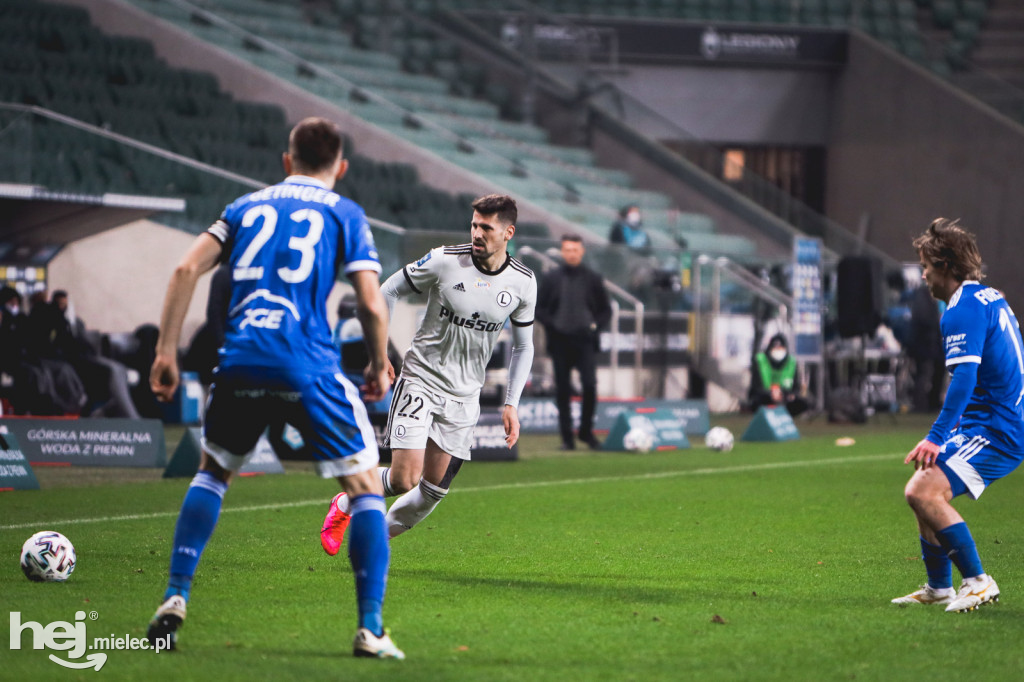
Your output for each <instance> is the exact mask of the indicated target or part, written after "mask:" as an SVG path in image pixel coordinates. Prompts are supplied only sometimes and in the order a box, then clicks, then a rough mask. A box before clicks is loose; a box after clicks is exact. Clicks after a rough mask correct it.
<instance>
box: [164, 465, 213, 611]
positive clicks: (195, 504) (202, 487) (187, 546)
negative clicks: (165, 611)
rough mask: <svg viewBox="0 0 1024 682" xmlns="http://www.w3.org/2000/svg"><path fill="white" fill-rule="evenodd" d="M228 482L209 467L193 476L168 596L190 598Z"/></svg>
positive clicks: (176, 533)
mask: <svg viewBox="0 0 1024 682" xmlns="http://www.w3.org/2000/svg"><path fill="white" fill-rule="evenodd" d="M227 489H228V484H227V483H224V482H223V481H221V480H220V479H218V478H217V477H216V476H214V475H213V474H211V473H208V472H206V471H200V472H199V473H197V474H196V475H195V477H194V478H193V479H192V484H191V485H190V486H189V488H188V492H186V493H185V500H184V501H183V502H182V503H181V512H180V513H179V514H178V524H177V525H176V526H175V527H174V546H173V547H172V549H171V576H170V579H169V580H168V581H167V592H165V593H164V599H168V598H169V597H171V596H172V595H175V594H180V595H181V596H182V597H184V598H185V601H188V598H189V591H190V590H191V588H192V576H194V575H195V573H196V565H198V564H199V557H200V556H202V554H203V549H204V548H205V547H206V542H207V541H208V540H209V539H210V536H211V535H213V529H214V528H216V527H217V519H218V518H219V517H220V506H221V502H223V500H224V493H225V492H226V491H227Z"/></svg>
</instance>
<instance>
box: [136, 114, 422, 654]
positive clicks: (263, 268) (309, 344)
mask: <svg viewBox="0 0 1024 682" xmlns="http://www.w3.org/2000/svg"><path fill="white" fill-rule="evenodd" d="M341 152H342V149H341V132H340V131H339V130H338V127H337V126H336V125H335V124H333V123H331V122H330V121H326V120H324V119H318V118H312V119H306V120H304V121H302V122H300V123H299V124H298V125H296V126H295V128H294V129H293V130H292V131H291V135H290V136H289V140H288V152H287V153H286V154H285V155H284V169H285V172H286V173H287V174H288V177H287V179H285V180H284V181H283V182H281V183H279V184H277V185H273V186H272V187H268V188H266V189H263V190H260V191H257V192H253V193H251V194H247V195H245V196H243V197H241V198H239V199H237V200H236V201H235V202H234V203H232V204H231V205H230V206H228V207H227V208H226V209H225V210H224V213H223V214H222V216H221V218H220V220H218V221H217V222H215V223H214V224H213V225H212V226H211V227H210V229H209V230H207V231H206V232H205V233H203V234H201V235H199V237H198V238H196V240H195V242H193V244H192V246H191V248H190V249H189V251H188V252H187V253H186V254H185V256H184V258H183V260H182V261H181V263H180V264H179V265H178V266H177V268H176V269H175V271H174V274H173V276H172V278H171V282H170V284H169V286H168V289H167V296H166V299H165V301H164V309H163V313H162V315H161V325H160V338H159V341H158V342H157V348H156V360H155V361H154V363H153V368H152V372H151V375H150V384H151V386H152V388H153V392H154V393H155V394H156V395H157V396H158V397H159V398H160V399H162V400H169V399H170V398H171V397H172V396H173V395H174V392H175V389H176V388H177V386H178V366H177V354H178V341H179V338H180V334H181V326H182V321H183V320H184V318H185V311H186V309H187V308H188V304H189V301H190V300H191V298H192V292H193V290H194V288H195V284H196V280H197V279H198V277H199V276H200V275H201V274H203V273H204V272H206V271H208V270H210V269H212V268H213V267H214V266H215V265H217V263H218V262H220V261H224V262H227V263H228V265H229V266H230V268H231V280H232V281H231V287H232V289H231V303H230V306H229V307H228V319H227V328H226V334H225V342H224V345H223V347H222V348H221V350H220V363H219V365H218V367H217V370H216V373H215V375H214V382H213V386H212V388H211V392H210V398H209V402H208V408H207V412H206V416H205V418H204V422H203V440H202V442H203V454H202V460H201V462H200V465H199V472H198V473H197V474H196V476H195V478H193V479H192V484H191V486H190V487H189V489H188V492H187V493H186V495H185V500H184V502H183V503H182V507H181V513H180V515H179V517H178V523H177V526H176V527H175V531H174V545H173V547H172V552H171V566H170V578H169V580H168V585H167V591H166V593H165V594H164V600H163V603H162V604H161V605H160V607H159V608H158V609H157V611H156V615H154V617H153V619H152V621H151V622H150V625H149V630H148V633H147V636H148V637H149V639H150V640H151V641H155V640H156V639H158V638H160V639H163V638H166V637H168V636H170V637H171V642H172V644H173V643H174V639H175V638H176V631H177V629H178V627H179V626H180V625H181V623H182V621H183V620H184V618H185V609H186V605H187V603H188V600H189V592H190V589H191V585H192V577H193V575H194V574H195V570H196V565H197V564H198V563H199V558H200V557H201V556H202V553H203V549H204V548H205V547H206V543H207V541H208V540H209V539H210V536H211V535H212V534H213V530H214V527H215V526H216V525H217V519H218V516H219V514H220V508H221V501H222V499H223V497H224V493H225V491H226V490H227V487H228V482H229V480H230V479H231V475H232V473H234V472H236V471H238V469H239V468H240V467H241V466H242V464H243V462H244V460H245V458H246V456H247V455H248V454H249V453H250V452H251V451H252V449H253V447H254V446H255V445H256V441H257V440H258V439H259V437H260V434H261V433H262V432H263V430H264V429H265V428H267V426H268V425H269V424H270V423H271V422H275V421H286V422H288V423H290V424H292V425H293V426H295V427H296V428H297V429H298V430H299V431H300V433H301V434H302V438H303V440H304V441H305V442H306V443H307V444H308V445H309V447H310V449H311V451H312V452H313V454H314V456H315V457H316V459H317V466H318V469H319V471H320V474H321V475H322V476H324V477H332V476H333V477H336V478H337V479H338V481H339V482H340V483H341V486H342V488H343V489H344V491H345V492H346V493H347V494H348V495H349V496H351V497H352V507H353V510H355V511H354V512H353V514H352V523H351V525H352V532H351V534H350V536H349V543H348V548H349V559H350V561H351V563H352V568H353V570H354V572H355V575H356V580H355V582H356V597H357V601H358V611H359V616H358V626H357V632H356V637H355V641H354V643H353V653H354V654H355V655H356V656H372V657H378V658H399V659H401V658H404V654H403V653H402V652H401V651H400V650H399V649H398V648H397V647H396V646H395V645H394V643H393V642H392V641H391V638H390V637H389V636H388V634H387V633H386V632H385V631H384V628H383V625H382V623H381V605H382V602H383V599H384V587H385V583H386V580H387V570H388V562H389V560H390V548H389V546H388V534H387V528H386V526H385V523H384V514H385V512H386V507H385V504H384V497H383V489H382V488H381V482H380V477H379V476H378V475H377V472H376V467H377V462H378V453H377V442H376V439H375V437H374V433H373V427H372V426H371V424H370V421H369V418H368V417H367V414H366V409H365V407H364V406H363V403H362V401H361V400H360V396H359V390H358V389H357V388H356V387H355V386H354V385H353V384H352V383H351V382H350V381H348V380H347V379H346V378H345V377H344V375H343V374H342V373H341V369H340V366H339V362H340V356H339V354H338V350H337V348H336V347H335V345H334V344H333V343H332V342H331V329H330V327H329V326H328V323H327V311H326V302H327V296H328V294H329V293H330V292H331V289H332V288H333V287H334V285H335V281H336V277H337V275H338V274H340V273H344V274H345V275H346V277H348V279H349V281H350V282H351V284H352V286H353V288H354V289H355V294H356V299H357V309H358V317H359V319H360V321H361V322H362V325H363V330H364V335H365V339H366V343H367V346H368V350H369V355H370V364H369V366H368V367H367V369H366V372H365V375H364V378H365V379H366V385H365V386H364V387H363V388H364V391H365V393H366V397H367V399H368V400H379V399H380V398H381V397H382V396H383V395H384V393H385V392H386V391H387V390H388V388H389V386H390V383H391V379H390V377H389V375H388V371H389V368H390V365H389V363H388V359H387V352H386V351H387V349H386V339H387V319H388V311H387V305H386V303H385V301H384V298H383V295H382V294H381V291H380V283H379V278H380V271H381V267H380V262H379V260H378V257H377V251H376V248H375V247H374V244H373V237H372V235H371V233H370V228H369V225H368V224H367V222H366V216H365V215H364V213H363V210H362V208H360V207H359V206H358V205H357V204H355V203H353V202H352V201H350V200H348V199H345V198H343V197H341V196H339V195H337V194H335V193H334V192H333V191H332V190H331V188H332V187H333V186H334V183H335V181H336V180H337V179H339V178H341V177H342V176H343V175H344V174H345V171H346V170H347V169H348V162H347V161H345V160H344V159H343V158H342V154H341ZM357 521H358V524H359V528H358V530H356V528H355V526H356V523H357Z"/></svg>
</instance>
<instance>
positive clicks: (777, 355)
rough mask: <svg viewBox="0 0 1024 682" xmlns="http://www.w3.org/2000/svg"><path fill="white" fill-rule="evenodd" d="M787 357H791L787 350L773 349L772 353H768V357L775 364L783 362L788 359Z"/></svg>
mask: <svg viewBox="0 0 1024 682" xmlns="http://www.w3.org/2000/svg"><path fill="white" fill-rule="evenodd" d="M787 355H789V353H787V352H786V349H785V348H773V349H772V350H771V352H769V353H768V357H770V358H771V359H772V360H774V361H775V362H782V361H783V360H785V359H786V356H787Z"/></svg>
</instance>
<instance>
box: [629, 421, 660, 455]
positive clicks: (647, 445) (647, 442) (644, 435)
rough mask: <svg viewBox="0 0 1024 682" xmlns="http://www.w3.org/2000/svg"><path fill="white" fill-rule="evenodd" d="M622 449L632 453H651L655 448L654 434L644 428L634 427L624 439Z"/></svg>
mask: <svg viewBox="0 0 1024 682" xmlns="http://www.w3.org/2000/svg"><path fill="white" fill-rule="evenodd" d="M622 447H624V448H626V449H627V450H629V451H630V452H650V451H651V450H652V449H653V448H654V433H652V432H651V430H650V429H647V428H643V427H633V428H632V429H630V430H629V431H627V432H626V435H625V436H623V437H622Z"/></svg>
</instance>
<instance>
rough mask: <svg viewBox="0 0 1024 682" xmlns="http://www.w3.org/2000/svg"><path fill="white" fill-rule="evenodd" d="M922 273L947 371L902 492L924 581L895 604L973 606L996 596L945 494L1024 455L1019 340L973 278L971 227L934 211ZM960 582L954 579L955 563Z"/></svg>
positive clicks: (981, 485)
mask: <svg viewBox="0 0 1024 682" xmlns="http://www.w3.org/2000/svg"><path fill="white" fill-rule="evenodd" d="M914 246H915V247H916V248H917V251H918V255H919V256H920V258H921V267H922V268H923V269H924V281H925V284H926V285H927V286H928V289H929V290H930V291H931V294H932V296H934V297H935V298H936V299H938V300H941V301H946V302H947V307H946V312H945V313H943V315H942V321H941V328H942V338H943V344H944V347H945V351H946V368H947V369H948V370H949V373H950V376H951V379H950V383H949V389H948V390H947V392H946V400H945V403H944V404H943V406H942V411H941V412H940V413H939V416H938V418H937V419H936V420H935V423H934V424H933V425H932V428H931V430H930V431H929V432H928V435H927V436H926V437H925V439H924V440H922V441H921V442H920V443H918V444H917V446H916V447H915V448H914V449H913V450H912V451H911V452H910V454H909V455H907V457H906V460H905V462H906V463H908V464H909V463H910V462H913V463H914V469H915V472H914V475H913V476H912V477H911V478H910V481H909V482H908V483H907V486H906V491H905V493H906V498H907V502H908V503H909V504H910V508H911V509H913V511H914V515H915V516H916V517H917V525H918V528H919V530H920V535H921V553H922V558H923V559H924V565H925V570H926V572H927V574H928V582H927V584H925V585H924V586H922V587H921V589H919V590H917V591H916V592H913V593H911V594H908V595H906V596H905V597H898V598H896V599H893V600H892V601H893V603H896V604H945V605H946V611H972V610H974V609H976V608H978V607H979V606H981V605H982V604H987V603H990V602H995V601H998V600H999V586H998V585H996V582H995V580H993V579H992V578H991V576H989V575H988V574H987V573H985V571H984V570H983V569H982V566H981V559H980V558H979V557H978V549H977V547H976V546H975V543H974V539H973V538H972V537H971V533H970V531H969V530H968V529H967V524H965V523H964V520H963V517H961V516H960V514H959V513H958V512H957V511H956V509H954V508H953V506H952V505H951V504H950V500H952V499H953V498H954V497H957V496H959V495H963V494H965V493H966V494H967V495H969V496H970V497H971V498H973V499H978V497H979V496H981V494H982V493H983V492H984V491H985V488H986V487H987V486H988V485H989V484H991V483H992V482H993V481H997V480H999V479H1000V478H1003V477H1004V476H1006V475H1008V474H1009V473H1010V472H1012V471H1013V470H1014V469H1016V468H1017V466H1018V465H1019V464H1020V462H1021V459H1024V405H1022V401H1021V399H1022V397H1024V343H1022V341H1021V334H1020V328H1019V326H1018V324H1017V318H1016V317H1015V316H1014V314H1013V311H1012V310H1011V309H1010V306H1009V305H1008V304H1007V303H1006V299H1004V298H1003V295H1002V293H1000V292H999V291H997V290H995V289H993V288H991V287H987V286H985V285H983V284H981V283H980V282H979V280H980V279H981V255H980V253H979V252H978V246H977V244H976V243H975V240H974V235H972V234H971V233H970V232H967V231H966V230H964V229H963V228H962V227H961V226H960V225H958V224H957V222H956V221H950V220H946V219H944V218H939V219H938V220H935V221H934V222H933V223H932V224H931V226H929V228H928V230H927V231H926V232H925V233H924V234H923V235H921V236H920V237H918V238H917V239H916V240H914ZM954 565H955V566H956V568H957V570H958V571H959V572H960V575H961V577H962V578H963V581H962V583H961V585H960V589H959V590H955V589H954V588H953V566H954Z"/></svg>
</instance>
